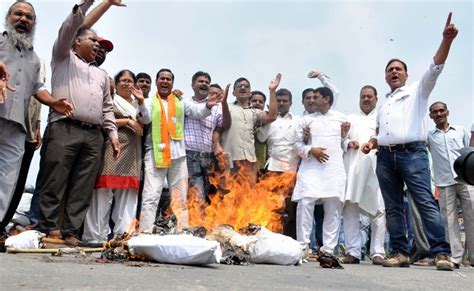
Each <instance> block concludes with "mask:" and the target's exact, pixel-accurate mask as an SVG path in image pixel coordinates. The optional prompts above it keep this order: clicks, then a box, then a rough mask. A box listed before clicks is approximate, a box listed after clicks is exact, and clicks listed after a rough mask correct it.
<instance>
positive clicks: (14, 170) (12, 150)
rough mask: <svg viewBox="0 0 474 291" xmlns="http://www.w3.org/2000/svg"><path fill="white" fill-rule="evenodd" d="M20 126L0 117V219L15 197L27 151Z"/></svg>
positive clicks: (24, 135) (1, 219) (0, 219)
mask: <svg viewBox="0 0 474 291" xmlns="http://www.w3.org/2000/svg"><path fill="white" fill-rule="evenodd" d="M0 106H5V105H2V104H0ZM20 127H21V125H19V124H17V123H16V122H14V121H11V120H6V119H4V118H0V221H3V218H4V217H5V214H6V213H7V210H8V207H9V206H10V202H11V200H12V198H13V192H14V191H15V187H16V182H17V180H18V175H19V174H20V168H21V161H22V159H23V154H24V153H25V138H26V134H25V133H24V132H23V131H22V130H21V129H20Z"/></svg>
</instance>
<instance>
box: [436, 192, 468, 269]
mask: <svg viewBox="0 0 474 291" xmlns="http://www.w3.org/2000/svg"><path fill="white" fill-rule="evenodd" d="M438 190H439V200H438V202H439V206H440V209H441V216H443V221H444V227H445V230H446V239H447V240H448V242H449V244H450V245H451V257H452V261H453V262H455V263H458V264H461V263H462V256H463V251H464V248H463V246H462V242H461V234H460V230H459V223H458V205H459V204H461V209H462V212H463V215H464V231H465V233H466V245H467V250H468V252H469V259H470V261H471V264H472V263H474V187H473V186H468V185H464V184H454V185H451V186H448V187H438Z"/></svg>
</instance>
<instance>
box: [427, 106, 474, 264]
mask: <svg viewBox="0 0 474 291" xmlns="http://www.w3.org/2000/svg"><path fill="white" fill-rule="evenodd" d="M448 116H449V110H448V107H447V106H446V104H445V103H443V102H439V101H438V102H435V103H433V104H432V105H431V106H430V117H431V119H433V121H434V122H435V124H436V127H435V129H433V130H431V131H430V132H429V134H428V145H429V149H430V152H431V156H432V158H433V170H434V178H435V185H436V187H438V191H439V200H438V201H439V207H440V210H441V215H442V216H443V220H444V226H445V228H446V237H447V239H448V241H449V244H450V245H451V251H452V260H453V262H454V264H455V267H456V268H459V265H460V264H461V263H462V256H463V247H462V243H461V234H460V231H459V222H458V205H459V204H460V205H461V209H462V212H463V216H464V229H465V232H466V244H467V248H468V253H469V258H470V261H471V265H474V187H473V186H469V185H466V184H462V183H458V182H456V181H455V180H454V179H455V178H456V176H457V175H456V172H455V171H454V168H453V164H454V161H455V160H456V159H457V158H458V157H459V156H460V153H459V152H458V151H457V150H458V149H462V148H465V147H467V146H469V132H468V131H467V130H466V129H465V128H464V127H462V126H456V125H451V124H449V123H448ZM458 201H459V203H458Z"/></svg>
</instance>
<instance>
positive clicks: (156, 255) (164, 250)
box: [127, 234, 222, 265]
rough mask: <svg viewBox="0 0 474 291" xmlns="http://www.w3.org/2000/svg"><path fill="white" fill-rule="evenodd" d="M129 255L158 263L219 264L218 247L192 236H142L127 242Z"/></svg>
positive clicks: (219, 253)
mask: <svg viewBox="0 0 474 291" xmlns="http://www.w3.org/2000/svg"><path fill="white" fill-rule="evenodd" d="M127 246H128V250H129V252H130V254H131V255H140V256H145V257H147V258H149V259H151V260H154V261H157V262H160V263H169V264H183V265H209V264H214V263H219V262H220V260H221V257H222V251H221V248H220V245H219V243H218V242H216V241H210V240H206V239H203V238H200V237H195V236H192V235H184V234H183V235H162V236H160V235H148V234H142V235H138V236H135V237H132V238H130V239H129V240H128V241H127Z"/></svg>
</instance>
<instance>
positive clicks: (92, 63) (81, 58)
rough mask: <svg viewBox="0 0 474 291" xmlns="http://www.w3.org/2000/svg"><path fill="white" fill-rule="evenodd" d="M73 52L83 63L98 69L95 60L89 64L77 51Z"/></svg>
mask: <svg viewBox="0 0 474 291" xmlns="http://www.w3.org/2000/svg"><path fill="white" fill-rule="evenodd" d="M72 52H73V53H74V54H75V55H76V57H78V58H79V59H80V60H81V61H83V62H84V63H86V64H89V65H94V66H96V67H97V63H96V62H95V60H94V61H92V62H90V63H89V62H88V61H86V60H84V58H83V57H81V56H80V55H78V54H77V53H76V52H75V51H72Z"/></svg>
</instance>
